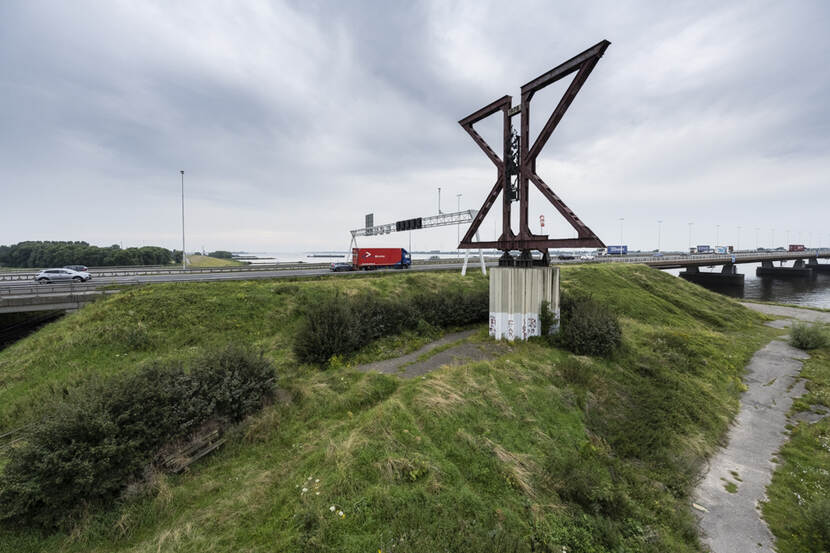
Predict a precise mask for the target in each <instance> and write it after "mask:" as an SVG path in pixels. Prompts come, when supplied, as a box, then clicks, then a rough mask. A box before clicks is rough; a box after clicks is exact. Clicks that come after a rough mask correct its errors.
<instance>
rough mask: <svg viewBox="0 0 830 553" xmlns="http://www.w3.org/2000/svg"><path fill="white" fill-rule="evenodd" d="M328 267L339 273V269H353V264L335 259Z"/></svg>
mask: <svg viewBox="0 0 830 553" xmlns="http://www.w3.org/2000/svg"><path fill="white" fill-rule="evenodd" d="M329 269H330V270H331V271H334V272H335V273H339V272H340V271H354V265H352V264H351V263H349V262H348V261H335V262H334V263H332V264H331V267H329Z"/></svg>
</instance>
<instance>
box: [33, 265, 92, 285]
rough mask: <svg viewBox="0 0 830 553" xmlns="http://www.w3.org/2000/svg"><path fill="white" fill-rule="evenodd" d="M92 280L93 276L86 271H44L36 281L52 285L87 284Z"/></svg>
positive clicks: (36, 276) (37, 276)
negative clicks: (66, 283) (65, 283)
mask: <svg viewBox="0 0 830 553" xmlns="http://www.w3.org/2000/svg"><path fill="white" fill-rule="evenodd" d="M90 279H92V275H90V274H89V273H87V272H84V271H73V270H72V269H44V270H42V271H41V272H39V273H38V274H37V275H35V281H36V282H38V283H39V284H50V283H52V282H86V281H88V280H90Z"/></svg>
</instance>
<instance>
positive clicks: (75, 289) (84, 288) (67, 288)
mask: <svg viewBox="0 0 830 553" xmlns="http://www.w3.org/2000/svg"><path fill="white" fill-rule="evenodd" d="M134 284H140V283H139V281H137V280H128V281H122V282H119V283H118V284H101V283H93V282H84V283H75V282H67V283H64V284H31V285H29V286H14V287H12V288H0V298H3V297H10V296H50V295H63V294H81V293H84V292H96V291H99V290H100V288H101V287H103V286H131V285H134Z"/></svg>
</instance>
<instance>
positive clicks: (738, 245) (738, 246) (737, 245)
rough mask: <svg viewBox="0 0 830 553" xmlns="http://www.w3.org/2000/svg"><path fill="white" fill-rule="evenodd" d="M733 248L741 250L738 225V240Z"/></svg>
mask: <svg viewBox="0 0 830 553" xmlns="http://www.w3.org/2000/svg"><path fill="white" fill-rule="evenodd" d="M735 249H736V250H738V251H740V250H741V227H740V226H738V241H737V242H736V243H735Z"/></svg>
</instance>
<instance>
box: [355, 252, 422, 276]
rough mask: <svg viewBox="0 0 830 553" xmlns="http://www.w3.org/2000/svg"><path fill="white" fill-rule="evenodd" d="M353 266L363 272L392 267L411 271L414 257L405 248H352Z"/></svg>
mask: <svg viewBox="0 0 830 553" xmlns="http://www.w3.org/2000/svg"><path fill="white" fill-rule="evenodd" d="M352 265H353V266H354V268H355V269H360V270H362V271H371V270H373V269H382V268H391V267H394V268H396V269H409V267H410V265H412V257H411V256H410V255H409V252H408V251H406V250H405V249H403V248H352Z"/></svg>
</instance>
